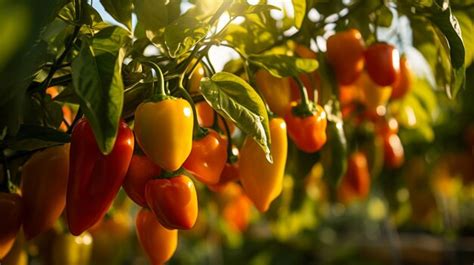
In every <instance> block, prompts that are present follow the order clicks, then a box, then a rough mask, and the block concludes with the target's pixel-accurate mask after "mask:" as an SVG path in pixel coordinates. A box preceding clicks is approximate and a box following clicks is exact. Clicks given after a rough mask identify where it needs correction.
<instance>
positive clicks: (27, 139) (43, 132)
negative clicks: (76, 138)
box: [6, 124, 70, 151]
mask: <svg viewBox="0 0 474 265" xmlns="http://www.w3.org/2000/svg"><path fill="white" fill-rule="evenodd" d="M69 141H70V135H69V134H67V133H64V132H60V131H58V130H56V129H53V128H49V127H44V126H40V125H27V124H23V125H21V127H20V129H19V131H18V133H17V134H16V135H15V136H14V137H8V138H7V139H6V142H7V146H8V148H10V149H13V150H17V151H33V150H37V149H40V148H45V147H50V146H53V145H58V144H64V143H68V142H69Z"/></svg>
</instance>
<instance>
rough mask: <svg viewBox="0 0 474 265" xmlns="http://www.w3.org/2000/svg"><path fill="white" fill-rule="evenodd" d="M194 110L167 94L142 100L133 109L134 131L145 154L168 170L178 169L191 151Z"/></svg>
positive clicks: (182, 101) (183, 101) (186, 103)
mask: <svg viewBox="0 0 474 265" xmlns="http://www.w3.org/2000/svg"><path fill="white" fill-rule="evenodd" d="M193 124H194V120H193V110H192V109H191V105H190V104H189V103H188V101H186V100H184V99H181V98H173V97H166V98H165V99H163V100H161V101H157V102H153V101H149V102H145V103H141V104H140V105H139V106H138V107H137V109H136V111H135V127H134V130H135V134H136V137H137V142H138V144H139V145H140V147H141V148H142V150H143V151H144V152H145V154H146V155H147V156H148V157H149V158H150V159H151V160H152V161H153V162H154V163H155V164H157V165H158V166H160V167H161V168H163V169H165V170H167V171H176V170H178V169H179V168H180V167H181V166H182V165H183V163H184V161H185V160H186V158H187V157H188V156H189V154H190V153H191V149H192V144H193Z"/></svg>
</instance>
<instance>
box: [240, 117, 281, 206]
mask: <svg viewBox="0 0 474 265" xmlns="http://www.w3.org/2000/svg"><path fill="white" fill-rule="evenodd" d="M270 137H271V138H270V139H271V147H270V148H271V153H272V156H273V163H270V162H269V161H268V160H267V159H266V155H265V152H264V151H263V150H262V149H261V148H260V146H259V145H258V144H257V143H256V142H255V141H254V140H253V139H252V138H250V137H247V138H246V139H245V142H244V144H243V146H242V148H241V150H240V159H239V167H240V172H239V176H240V181H241V182H242V186H243V188H244V190H245V193H246V194H247V196H248V197H249V198H250V200H251V201H252V202H253V204H254V205H255V207H256V208H257V209H258V210H259V211H260V212H265V211H267V210H268V208H269V207H270V204H271V202H272V201H273V200H274V199H275V198H276V197H278V195H280V193H281V191H282V185H283V176H284V172H285V165H286V156H287V151H288V142H287V137H286V123H285V121H284V120H283V119H281V118H273V119H271V120H270Z"/></svg>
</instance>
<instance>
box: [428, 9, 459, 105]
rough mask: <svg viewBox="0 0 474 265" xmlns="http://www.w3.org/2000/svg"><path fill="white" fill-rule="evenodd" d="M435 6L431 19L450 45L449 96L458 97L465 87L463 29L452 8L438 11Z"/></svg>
mask: <svg viewBox="0 0 474 265" xmlns="http://www.w3.org/2000/svg"><path fill="white" fill-rule="evenodd" d="M435 6H436V5H433V9H434V10H433V12H432V14H431V15H430V16H429V19H430V20H431V22H433V24H435V25H436V26H437V27H438V29H439V30H440V31H441V32H442V33H443V34H444V36H445V37H446V39H447V41H448V43H449V54H450V61H451V65H452V74H451V76H452V78H451V85H450V86H448V90H447V93H448V96H449V97H453V98H454V97H456V95H457V93H458V92H459V90H461V89H462V88H463V87H464V81H465V66H464V58H465V50H464V43H463V39H462V35H461V28H460V27H459V23H458V20H457V19H456V17H455V16H453V14H452V13H451V8H449V7H448V8H446V9H444V10H438V9H437V8H435Z"/></svg>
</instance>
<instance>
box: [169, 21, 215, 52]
mask: <svg viewBox="0 0 474 265" xmlns="http://www.w3.org/2000/svg"><path fill="white" fill-rule="evenodd" d="M208 30H209V25H208V24H205V23H202V22H201V21H199V20H197V19H196V18H194V17H191V16H186V15H184V16H181V17H179V18H178V19H176V20H175V21H173V22H172V23H171V24H169V25H168V26H166V28H165V33H164V39H165V44H166V46H167V47H168V52H169V54H170V56H171V57H172V58H176V57H180V56H181V55H183V54H185V53H186V52H187V51H188V50H189V49H190V48H191V47H193V46H194V45H195V44H196V43H197V42H198V41H200V40H201V39H203V38H204V37H205V36H206V34H207V32H208Z"/></svg>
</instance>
